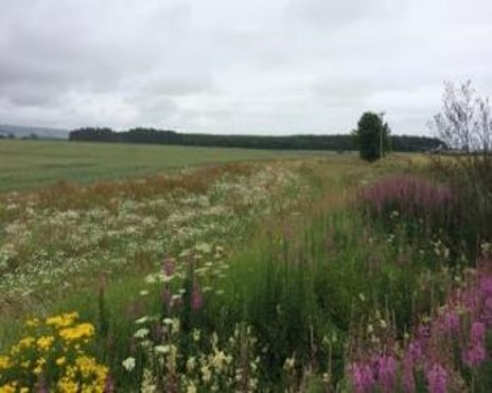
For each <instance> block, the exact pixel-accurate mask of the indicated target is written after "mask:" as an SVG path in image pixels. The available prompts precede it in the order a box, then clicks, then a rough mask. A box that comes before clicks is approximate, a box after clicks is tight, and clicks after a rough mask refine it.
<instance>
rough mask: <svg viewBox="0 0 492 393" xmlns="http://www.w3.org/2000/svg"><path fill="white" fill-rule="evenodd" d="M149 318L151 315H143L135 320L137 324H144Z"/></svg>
mask: <svg viewBox="0 0 492 393" xmlns="http://www.w3.org/2000/svg"><path fill="white" fill-rule="evenodd" d="M148 320H149V317H142V318H139V319H137V320H136V321H135V323H136V324H137V325H142V324H144V323H145V322H147V321H148Z"/></svg>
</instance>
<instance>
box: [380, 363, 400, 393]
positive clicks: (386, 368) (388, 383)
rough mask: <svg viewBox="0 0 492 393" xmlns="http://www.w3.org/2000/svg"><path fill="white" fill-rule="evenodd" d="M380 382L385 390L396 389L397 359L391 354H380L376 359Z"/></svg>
mask: <svg viewBox="0 0 492 393" xmlns="http://www.w3.org/2000/svg"><path fill="white" fill-rule="evenodd" d="M375 365H376V370H377V372H376V375H377V380H378V383H379V384H380V386H381V388H382V389H383V391H384V392H393V391H394V390H395V373H396V361H395V358H394V357H393V356H391V355H380V356H378V357H377V358H376V360H375Z"/></svg>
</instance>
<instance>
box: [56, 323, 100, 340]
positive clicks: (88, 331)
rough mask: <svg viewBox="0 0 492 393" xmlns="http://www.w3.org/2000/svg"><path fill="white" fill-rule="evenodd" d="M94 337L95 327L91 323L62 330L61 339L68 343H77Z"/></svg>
mask: <svg viewBox="0 0 492 393" xmlns="http://www.w3.org/2000/svg"><path fill="white" fill-rule="evenodd" d="M93 335H94V326H93V325H92V324H90V323H81V324H79V325H77V326H73V327H66V328H64V329H62V330H60V337H61V338H63V339H64V340H66V341H76V340H78V339H81V338H88V337H91V336H93Z"/></svg>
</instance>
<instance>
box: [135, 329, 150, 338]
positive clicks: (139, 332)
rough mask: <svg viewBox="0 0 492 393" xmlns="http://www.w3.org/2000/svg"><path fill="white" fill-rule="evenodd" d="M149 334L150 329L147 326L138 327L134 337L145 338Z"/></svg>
mask: <svg viewBox="0 0 492 393" xmlns="http://www.w3.org/2000/svg"><path fill="white" fill-rule="evenodd" d="M147 334H149V329H147V328H142V329H138V330H137V331H136V332H135V333H134V334H133V337H135V338H144V337H145V336H146V335H147Z"/></svg>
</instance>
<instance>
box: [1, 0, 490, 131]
mask: <svg viewBox="0 0 492 393" xmlns="http://www.w3.org/2000/svg"><path fill="white" fill-rule="evenodd" d="M1 6H2V7H1V12H0V53H1V55H0V124H1V123H11V124H19V125H37V126H52V127H64V128H65V127H66V128H76V127H80V126H110V127H113V128H116V129H123V128H128V127H134V126H153V127H158V128H166V129H176V130H181V131H194V132H216V133H250V134H290V133H342V132H347V131H349V130H350V129H352V128H354V127H355V125H356V123H357V120H358V117H360V115H361V113H362V112H363V111H366V110H373V111H378V112H379V111H385V112H386V118H387V120H388V121H389V123H390V126H391V127H392V129H393V132H394V133H397V134H403V133H407V134H422V135H425V134H429V133H430V131H429V130H428V128H427V126H426V124H427V122H428V121H429V120H430V118H431V117H432V115H433V114H435V113H436V112H438V111H439V109H440V105H441V103H440V100H441V95H442V91H443V82H444V81H453V82H455V83H461V82H463V81H465V80H466V79H471V80H472V81H473V85H474V86H475V88H477V90H479V91H480V93H482V94H483V95H492V39H491V38H490V37H492V18H491V17H492V2H491V1H489V0H467V1H463V0H371V1H368V0H248V1H234V0H188V1H187V0H1Z"/></svg>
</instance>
